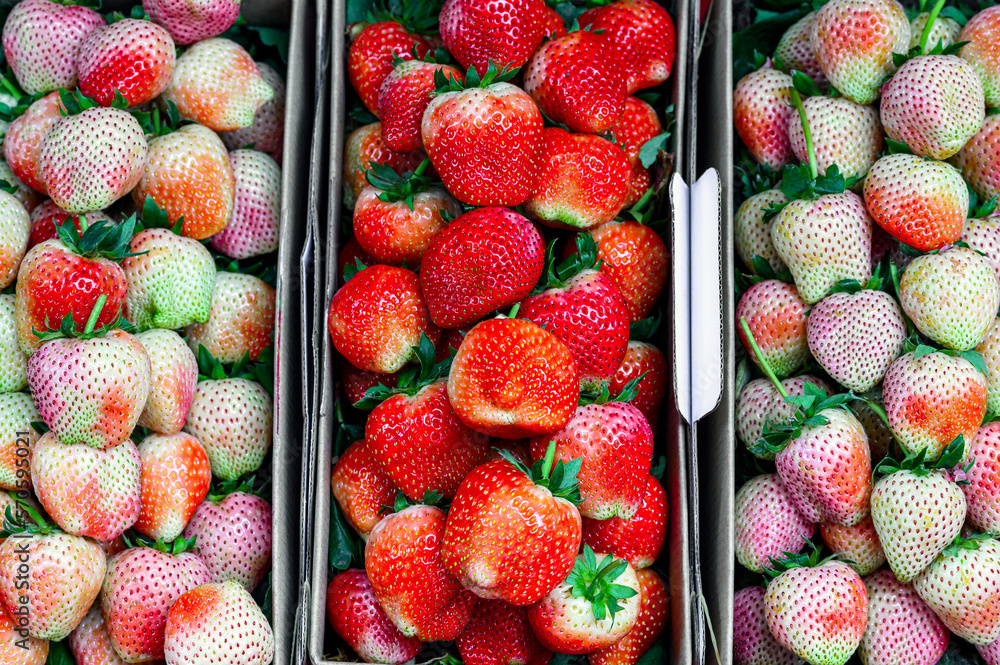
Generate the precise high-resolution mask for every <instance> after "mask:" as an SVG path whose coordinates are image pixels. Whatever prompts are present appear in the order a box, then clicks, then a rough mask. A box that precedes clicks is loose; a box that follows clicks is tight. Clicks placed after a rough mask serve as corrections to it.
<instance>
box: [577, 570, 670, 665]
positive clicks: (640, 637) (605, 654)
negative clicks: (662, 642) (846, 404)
mask: <svg viewBox="0 0 1000 665" xmlns="http://www.w3.org/2000/svg"><path fill="white" fill-rule="evenodd" d="M635 576H636V577H637V578H638V579H639V591H640V595H641V597H642V602H641V604H640V605H639V619H638V621H637V622H636V624H635V627H634V628H632V630H631V631H630V632H629V634H628V635H626V636H625V637H623V638H622V639H621V640H620V641H619V642H617V643H615V644H613V645H611V646H609V647H606V648H604V649H602V650H601V651H598V652H596V653H591V654H589V655H588V656H587V660H589V661H590V665H635V663H637V662H638V660H639V658H640V657H641V656H642V655H643V654H645V653H646V652H647V651H648V650H649V649H650V648H651V647H652V646H653V644H655V643H656V640H657V638H659V637H660V634H661V633H662V632H663V630H664V629H665V628H666V627H667V619H668V618H669V617H670V595H669V594H668V592H667V587H666V585H664V583H663V580H662V579H660V576H659V575H657V574H656V573H654V572H653V571H652V570H637V571H635Z"/></svg>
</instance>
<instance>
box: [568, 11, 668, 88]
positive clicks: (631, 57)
mask: <svg viewBox="0 0 1000 665" xmlns="http://www.w3.org/2000/svg"><path fill="white" fill-rule="evenodd" d="M579 21H580V25H582V26H586V27H587V28H588V29H590V30H594V31H601V34H602V36H603V37H604V38H605V39H607V40H608V41H609V42H611V44H612V45H613V46H614V48H615V50H616V51H617V52H618V56H619V57H620V58H621V62H622V64H623V65H624V67H625V70H626V76H627V80H626V83H625V88H626V90H628V94H630V95H631V94H633V93H634V92H636V91H638V90H642V89H643V88H649V87H652V86H655V85H659V84H661V83H663V82H664V81H666V80H667V79H668V78H669V77H670V72H671V70H672V69H673V66H674V56H675V50H676V46H675V40H676V36H675V34H674V21H673V19H671V18H670V14H668V13H667V10H666V9H665V8H664V7H663V6H662V5H660V4H659V3H657V2H655V1H654V0H618V2H612V3H610V4H606V5H604V6H598V7H594V8H593V9H588V10H587V11H585V12H584V13H583V14H581V15H580V19H579Z"/></svg>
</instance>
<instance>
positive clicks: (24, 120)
mask: <svg viewBox="0 0 1000 665" xmlns="http://www.w3.org/2000/svg"><path fill="white" fill-rule="evenodd" d="M26 1H27V0H26ZM40 1H42V2H47V0H40ZM22 4H23V3H22ZM61 109H62V104H61V103H60V101H59V93H58V92H53V93H51V94H48V95H46V96H44V97H42V98H41V99H39V100H37V101H35V102H34V103H32V104H31V106H29V107H28V110H27V111H25V112H24V113H23V114H22V115H20V116H18V117H17V118H16V119H15V120H14V122H12V123H10V127H8V128H7V132H6V134H4V137H3V156H4V160H5V161H6V162H7V165H8V166H9V167H10V170H11V171H13V172H14V175H15V176H17V178H18V179H19V180H21V181H22V182H23V183H24V184H26V185H27V186H28V187H31V188H32V189H34V190H35V191H38V192H42V193H43V194H44V193H45V191H46V189H45V179H44V178H43V177H42V164H41V161H42V141H43V140H44V139H45V135H46V134H48V133H49V130H50V129H52V127H53V126H55V124H56V123H57V122H59V121H60V120H62V119H63V115H62V113H61V112H60V111H61ZM12 184H13V183H12Z"/></svg>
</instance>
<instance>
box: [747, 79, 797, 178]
mask: <svg viewBox="0 0 1000 665" xmlns="http://www.w3.org/2000/svg"><path fill="white" fill-rule="evenodd" d="M791 88H792V77H791V76H789V75H788V74H786V73H784V72H781V71H778V70H777V69H771V68H768V67H765V68H763V69H758V70H757V71H755V72H752V73H750V74H747V75H746V76H744V77H743V78H742V79H740V82H739V83H737V84H736V90H735V91H733V120H734V121H735V123H736V133H737V134H739V137H740V140H741V141H743V144H744V145H745V146H746V147H747V149H748V150H749V151H750V154H751V155H753V158H754V159H756V160H757V162H758V163H760V164H767V165H768V166H770V167H771V168H772V169H775V170H777V169H779V168H781V167H782V166H784V165H785V164H791V163H792V162H793V161H794V158H795V156H794V155H793V154H792V146H791V143H790V142H789V141H788V123H789V121H791V119H792V116H793V115H795V107H794V106H792V100H791V93H790V91H791Z"/></svg>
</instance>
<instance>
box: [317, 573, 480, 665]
mask: <svg viewBox="0 0 1000 665" xmlns="http://www.w3.org/2000/svg"><path fill="white" fill-rule="evenodd" d="M326 618H327V620H328V621H329V622H330V625H331V626H333V629H334V630H335V631H337V634H338V635H340V637H341V639H343V640H344V641H345V642H347V646H349V647H351V648H352V649H354V651H355V652H357V654H358V655H359V656H360V657H361V659H362V660H364V661H365V662H367V663H386V664H387V665H401V664H402V663H405V662H406V661H408V660H410V659H411V658H413V657H414V656H416V655H417V652H418V651H420V646H421V642H420V640H418V639H417V638H415V637H407V636H405V635H403V634H402V633H401V632H399V629H398V628H396V626H395V625H393V623H392V621H391V620H390V619H389V617H388V616H386V613H385V611H384V610H383V609H382V606H381V605H379V603H378V600H377V599H376V598H375V592H374V591H373V590H372V585H371V582H369V581H368V574H367V573H366V572H365V571H364V570H359V569H357V568H352V569H350V570H345V571H343V572H342V573H339V574H338V575H337V576H336V577H334V578H333V579H332V580H330V585H329V586H328V587H327V588H326ZM470 665H472V664H471V663H470Z"/></svg>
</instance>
